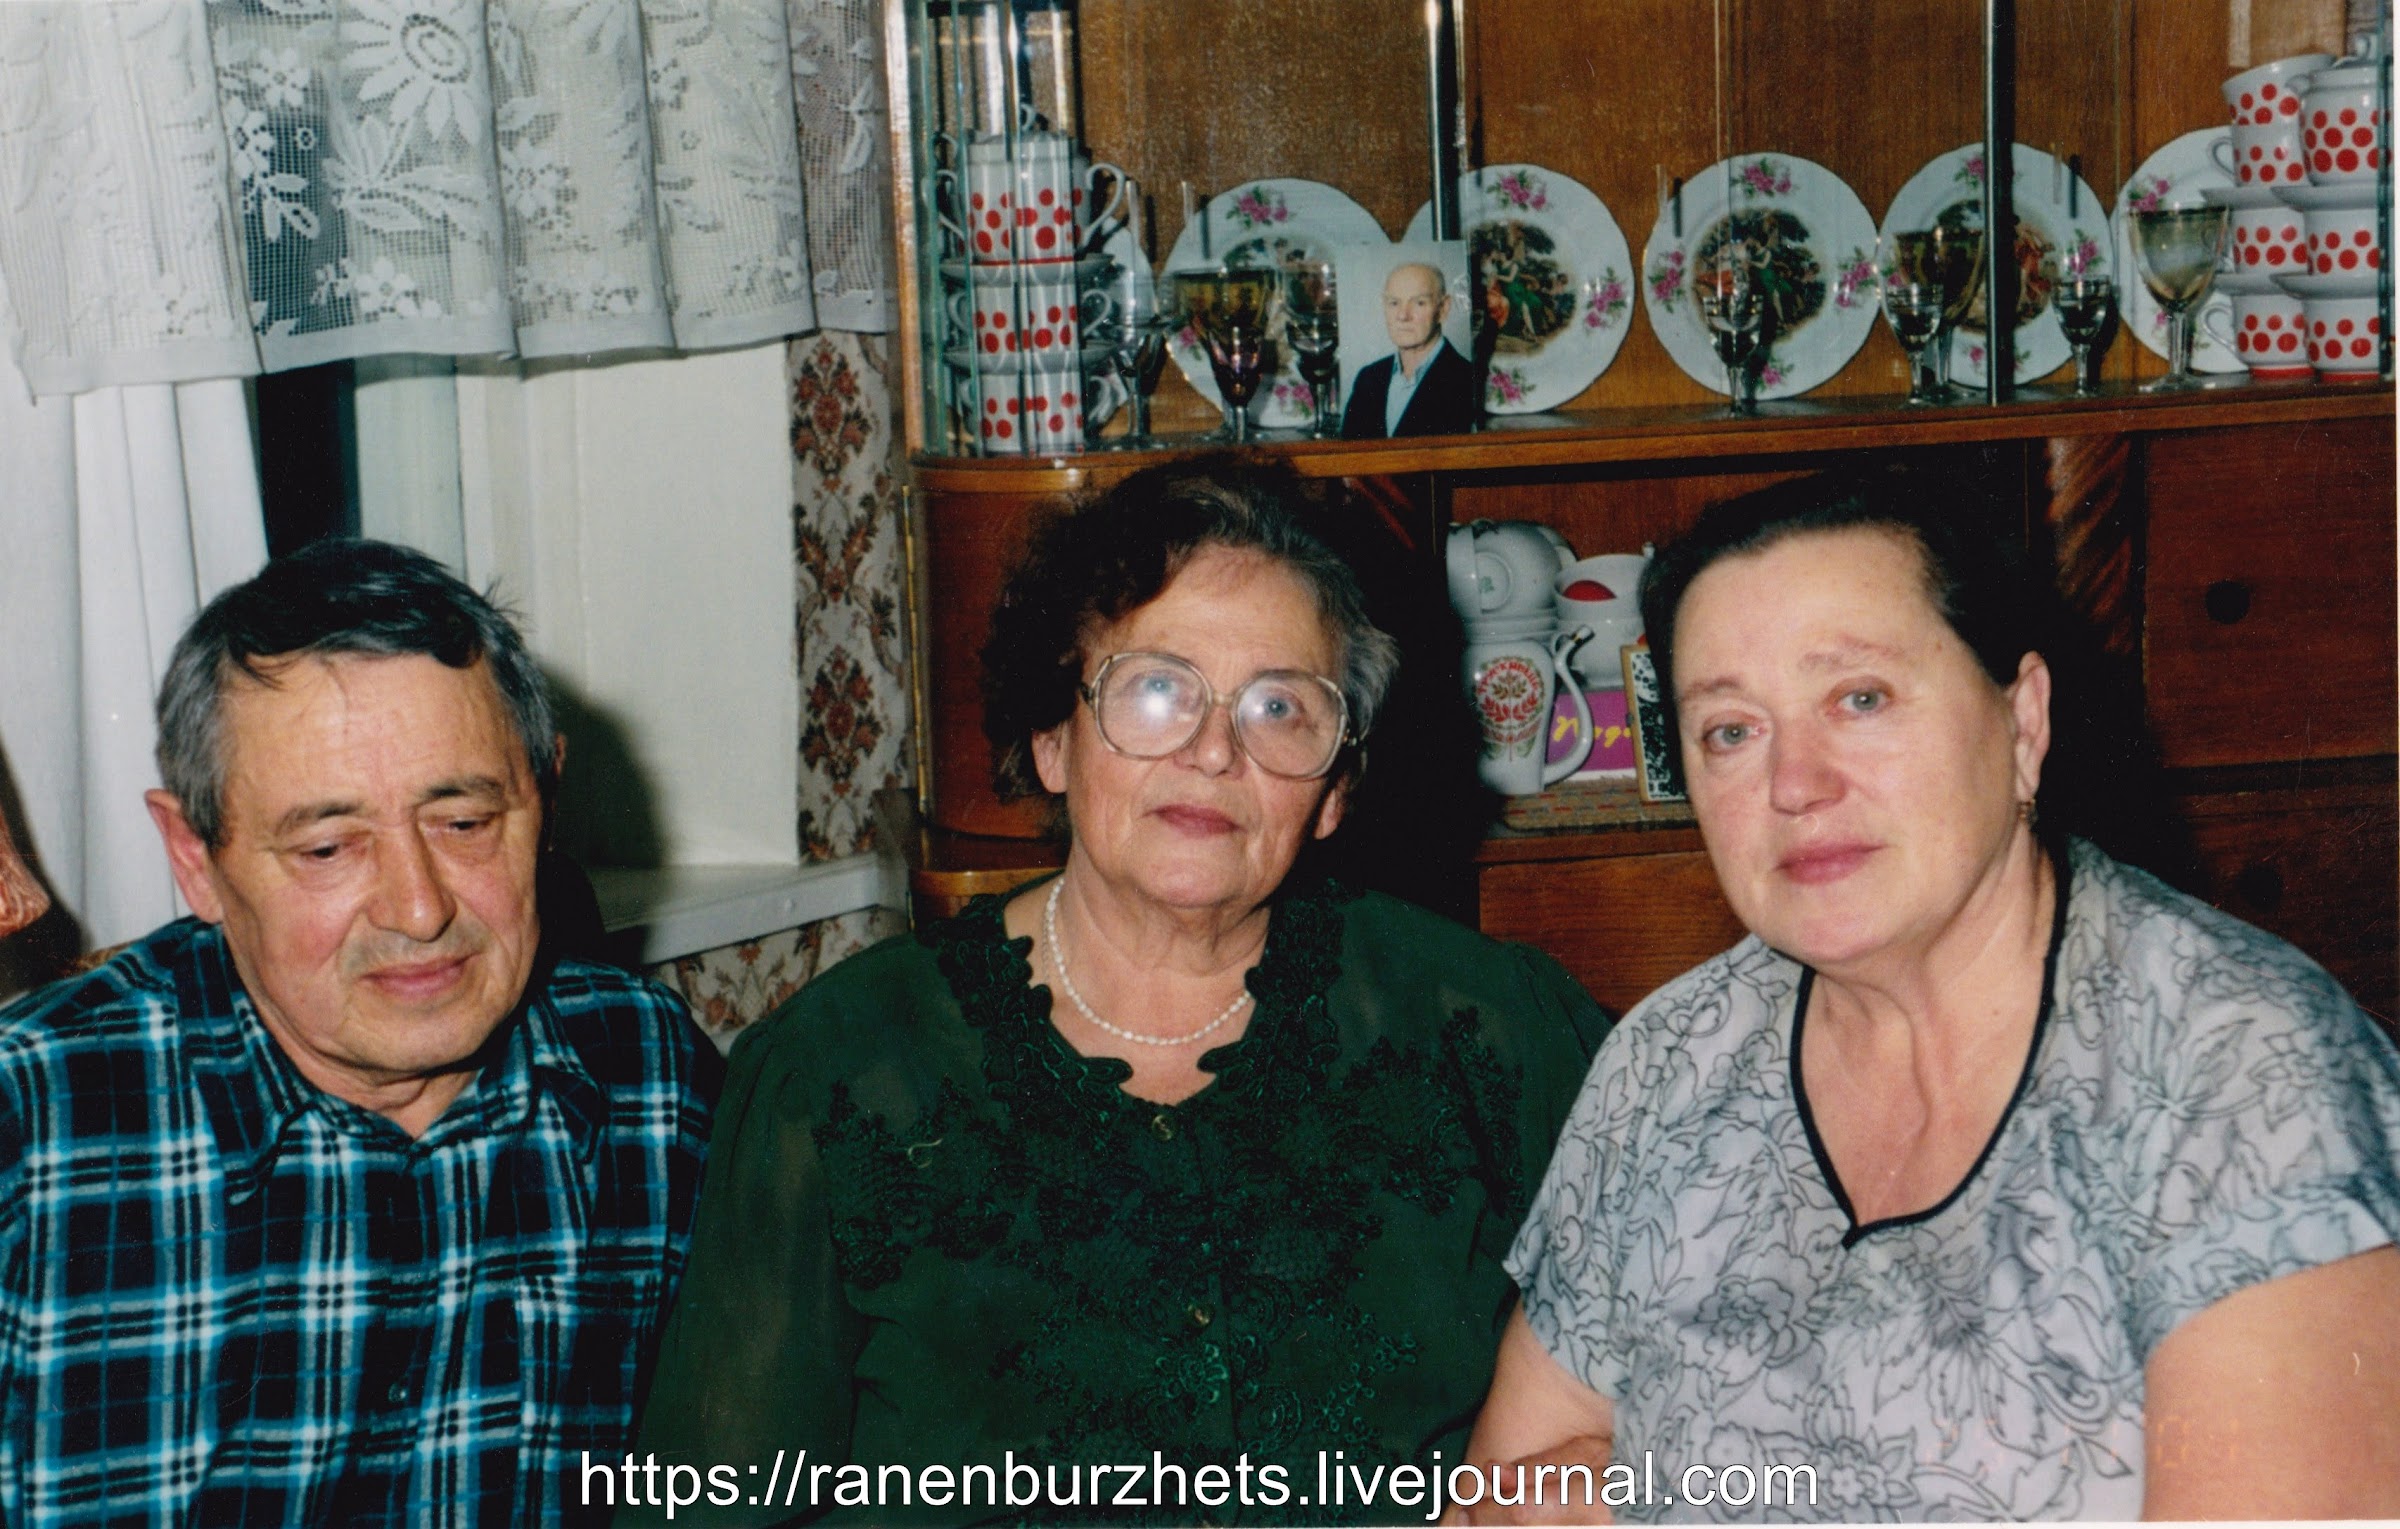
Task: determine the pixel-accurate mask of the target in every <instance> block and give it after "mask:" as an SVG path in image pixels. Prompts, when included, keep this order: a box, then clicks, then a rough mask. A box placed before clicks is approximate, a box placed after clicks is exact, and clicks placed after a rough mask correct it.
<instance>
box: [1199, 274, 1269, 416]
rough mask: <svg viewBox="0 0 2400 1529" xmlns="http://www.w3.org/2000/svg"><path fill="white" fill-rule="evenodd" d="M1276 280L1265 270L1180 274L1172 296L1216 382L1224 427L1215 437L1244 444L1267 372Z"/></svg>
mask: <svg viewBox="0 0 2400 1529" xmlns="http://www.w3.org/2000/svg"><path fill="white" fill-rule="evenodd" d="M1274 293H1275V281H1274V277H1273V276H1272V274H1271V273H1269V272H1266V271H1178V272H1176V273H1175V295H1176V298H1177V300H1178V301H1179V302H1180V303H1181V304H1182V307H1183V311H1184V314H1185V316H1186V317H1187V318H1188V319H1189V320H1190V322H1191V326H1192V331H1193V333H1194V334H1196V335H1198V336H1199V339H1200V346H1201V348H1202V349H1203V350H1205V351H1207V352H1208V369H1209V371H1210V372H1212V373H1213V374H1215V376H1216V379H1217V393H1218V395H1219V396H1220V397H1221V398H1222V399H1223V400H1224V404H1225V428H1224V429H1223V430H1222V431H1221V432H1219V434H1218V436H1217V439H1219V440H1226V441H1233V442H1235V443H1237V444H1241V443H1247V442H1248V441H1249V439H1250V400H1251V398H1252V397H1254V396H1255V395H1256V394H1257V392H1258V384H1259V382H1260V380H1261V379H1262V378H1263V377H1265V375H1266V372H1267V348H1268V347H1267V321H1268V319H1269V318H1270V317H1271V316H1272V315H1271V313H1270V309H1271V308H1272V306H1273V300H1274Z"/></svg>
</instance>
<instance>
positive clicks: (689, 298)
mask: <svg viewBox="0 0 2400 1529" xmlns="http://www.w3.org/2000/svg"><path fill="white" fill-rule="evenodd" d="M877 35H878V34H877V32H876V29H875V18H874V6H873V5H872V4H871V3H870V0H64V3H45V0H35V3H9V4H0V211H4V212H5V216H4V217H0V277H5V280H6V284H7V289H8V292H9V295H10V298H11V307H12V308H13V310H14V314H15V321H16V327H17V329H18V331H19V333H18V335H17V336H16V339H17V346H18V354H19V357H20V361H21V364H22V367H23V370H24V371H25V373H26V375H27V377H28V378H29V379H30V381H31V382H32V385H33V387H34V389H35V391H37V392H72V391H82V390H84V389H87V388H90V387H95V386H101V385H106V384H111V383H124V382H149V381H179V380H188V379H191V378H194V377H202V376H225V375H241V374H246V373H249V372H255V371H259V370H269V371H272V370H279V369H282V368H286V367H295V366H308V365H314V364H317V363H320V362H325V361H332V360H339V359H343V358H347V357H355V356H368V355H388V354H395V353H400V352H421V353H432V354H445V355H492V356H522V357H529V358H530V357H542V356H566V355H576V356H588V355H593V354H598V353H606V352H612V351H626V350H648V349H659V348H668V347H673V348H705V347H716V346H731V345H742V344H751V343H756V342H758V341H761V340H766V339H771V338H773V337H775V336H778V335H785V334H792V333H796V332H799V331H803V330H807V329H811V328H814V327H817V326H818V325H819V324H821V323H822V324H825V325H828V326H833V327H840V328H846V329H858V330H880V329H883V328H886V327H888V313H889V311H890V304H889V299H888V289H889V286H890V275H889V266H890V256H889V250H888V236H887V235H886V234H885V232H884V230H885V227H886V212H885V209H886V205H887V203H886V200H885V197H886V186H887V184H888V181H887V179H886V170H885V166H884V163H883V160H884V152H883V132H882V107H881V87H880V75H881V61H880V58H879V56H878V52H877V46H876V43H877Z"/></svg>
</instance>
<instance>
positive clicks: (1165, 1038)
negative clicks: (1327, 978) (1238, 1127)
mask: <svg viewBox="0 0 2400 1529" xmlns="http://www.w3.org/2000/svg"><path fill="white" fill-rule="evenodd" d="M1066 889H1067V878H1066V877H1064V876H1061V877H1059V878H1058V880H1057V881H1055V882H1052V883H1051V885H1050V900H1049V901H1048V902H1046V903H1044V904H1042V938H1043V939H1045V940H1047V941H1049V942H1050V964H1051V965H1053V966H1055V967H1057V968H1058V985H1059V986H1060V987H1063V988H1065V989H1066V990H1067V1000H1068V1002H1070V1003H1072V1004H1074V1005H1075V1012H1076V1013H1078V1014H1081V1015H1082V1016H1083V1017H1084V1018H1085V1019H1088V1020H1090V1021H1091V1022H1092V1023H1093V1024H1095V1025H1098V1026H1099V1027H1100V1028H1101V1029H1103V1030H1106V1031H1107V1032H1108V1033H1109V1034H1111V1035H1113V1036H1115V1037H1117V1038H1118V1039H1119V1040H1127V1041H1132V1042H1134V1043H1135V1044H1136V1045H1141V1046H1188V1045H1190V1044H1191V1043H1192V1042H1194V1041H1196V1040H1198V1039H1199V1038H1200V1037H1202V1036H1204V1035H1206V1034H1208V1033H1209V1032H1210V1031H1212V1030H1216V1029H1218V1028H1220V1027H1222V1026H1223V1025H1224V1023H1225V1022H1226V1021H1227V1020H1229V1019H1231V1018H1233V1016H1235V1015H1236V1014H1239V1013H1241V1012H1242V1005H1243V1004H1246V1003H1248V1002H1249V1001H1250V990H1249V988H1248V987H1247V986H1245V987H1244V988H1243V989H1242V991H1241V992H1239V993H1236V994H1235V995H1234V999H1233V1002H1231V1003H1229V1004H1227V1005H1225V1012H1224V1013H1222V1014H1219V1015H1218V1016H1217V1017H1216V1018H1214V1019H1212V1020H1210V1021H1209V1022H1208V1023H1207V1024H1205V1025H1202V1026H1201V1027H1200V1028H1199V1029H1197V1030H1194V1031H1193V1032H1192V1033H1191V1034H1189V1035H1143V1034H1142V1033H1140V1032H1139V1031H1136V1030H1128V1029H1125V1028H1124V1027H1123V1026H1120V1025H1112V1024H1110V1023H1109V1022H1108V1021H1107V1020H1105V1019H1102V1018H1101V1017H1100V1016H1099V1015H1097V1014H1095V1013H1093V1012H1092V1006H1091V1005H1090V1004H1088V1003H1085V1002H1084V1001H1083V995H1082V994H1081V993H1078V992H1077V991H1075V979H1074V978H1073V977H1070V976H1068V975H1067V950H1066V947H1065V946H1063V945H1061V944H1059V943H1058V894H1059V893H1061V892H1064V891H1065V890H1066Z"/></svg>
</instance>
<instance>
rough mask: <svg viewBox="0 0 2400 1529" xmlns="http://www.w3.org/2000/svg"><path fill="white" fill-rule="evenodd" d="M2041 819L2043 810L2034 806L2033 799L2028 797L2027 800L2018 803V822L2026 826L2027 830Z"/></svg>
mask: <svg viewBox="0 0 2400 1529" xmlns="http://www.w3.org/2000/svg"><path fill="white" fill-rule="evenodd" d="M2040 818H2041V809H2040V808H2039V807H2037V806H2035V805H2034V801H2033V798H2032V797H2027V798H2026V799H2025V800H2023V801H2021V802H2019V803H2017V821H2018V822H2020V823H2022V824H2024V825H2025V826H2026V827H2027V828H2031V827H2033V826H2034V824H2035V823H2036V822H2038V821H2039V820H2040Z"/></svg>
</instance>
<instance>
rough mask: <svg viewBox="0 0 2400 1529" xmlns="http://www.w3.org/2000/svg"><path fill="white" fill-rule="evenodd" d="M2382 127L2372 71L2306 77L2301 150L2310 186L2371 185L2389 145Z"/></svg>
mask: <svg viewBox="0 0 2400 1529" xmlns="http://www.w3.org/2000/svg"><path fill="white" fill-rule="evenodd" d="M2385 127H2386V124H2385V122H2384V117H2383V105H2382V102H2381V101H2380V100H2379V99H2378V95H2377V91H2376V71H2375V68H2374V67H2373V66H2371V65H2370V66H2367V67H2364V68H2348V69H2326V70H2321V71H2319V72H2318V73H2316V74H2314V75H2311V76H2310V77H2309V82H2308V95H2307V97H2306V98H2305V99H2304V100H2302V102H2301V103H2300V147H2301V152H2302V153H2303V154H2305V155H2306V156H2307V163H2308V178H2309V180H2310V181H2311V182H2313V183H2314V184H2316V185H2319V186H2334V185H2340V184H2342V183H2344V182H2348V181H2371V180H2373V179H2375V177H2376V175H2377V173H2378V172H2380V171H2381V170H2382V169H2383V156H2384V153H2385V151H2386V147H2387V145H2388V144H2389V142H2390V139H2391V135H2390V134H2389V133H2388V132H2386V131H2385Z"/></svg>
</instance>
